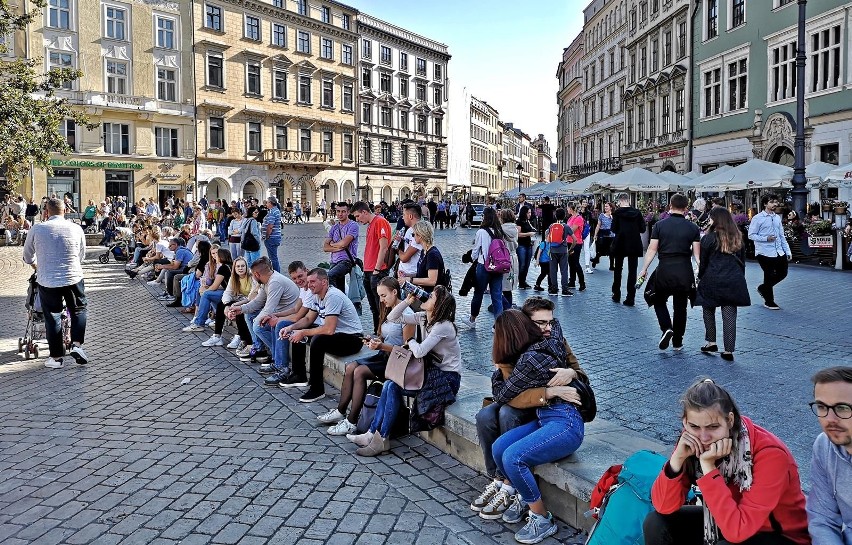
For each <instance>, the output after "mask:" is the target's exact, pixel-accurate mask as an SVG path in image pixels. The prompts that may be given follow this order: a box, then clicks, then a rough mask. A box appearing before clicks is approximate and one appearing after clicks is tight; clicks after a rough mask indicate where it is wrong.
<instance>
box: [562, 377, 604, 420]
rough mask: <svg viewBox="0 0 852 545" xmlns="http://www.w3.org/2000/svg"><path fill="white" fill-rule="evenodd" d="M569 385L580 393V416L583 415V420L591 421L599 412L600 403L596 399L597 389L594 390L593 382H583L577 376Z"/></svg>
mask: <svg viewBox="0 0 852 545" xmlns="http://www.w3.org/2000/svg"><path fill="white" fill-rule="evenodd" d="M568 386H571V387H572V388H574V389H575V390H577V393H579V394H580V407H579V409H580V416H582V417H583V422H591V421H592V420H594V419H595V416H596V415H597V414H598V403H597V400H595V391H594V390H592V386H591V384H588V383H586V382H583V381H582V380H580V379H577V378H575V379H574V380H572V381H571V383H570V384H568Z"/></svg>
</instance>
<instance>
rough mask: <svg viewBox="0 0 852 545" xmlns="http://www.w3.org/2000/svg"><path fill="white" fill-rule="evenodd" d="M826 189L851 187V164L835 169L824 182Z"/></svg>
mask: <svg viewBox="0 0 852 545" xmlns="http://www.w3.org/2000/svg"><path fill="white" fill-rule="evenodd" d="M824 185H826V186H827V187H852V163H849V164H848V165H842V166H839V167H836V168H835V169H834V170H832V171H831V172H829V173H828V174H827V175H826V177H825V181H824Z"/></svg>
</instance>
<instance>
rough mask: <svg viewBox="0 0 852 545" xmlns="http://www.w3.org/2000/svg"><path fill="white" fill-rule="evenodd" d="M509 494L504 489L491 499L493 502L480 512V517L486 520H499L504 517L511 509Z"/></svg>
mask: <svg viewBox="0 0 852 545" xmlns="http://www.w3.org/2000/svg"><path fill="white" fill-rule="evenodd" d="M509 502H510V496H509V493H508V492H506V491H505V490H503V489H502V488H501V489H500V490H498V491H497V493H496V494H494V496H493V497H492V498H491V501H489V502H488V504H487V505H486V506H485V507H483V508H482V509H481V510H480V511H479V516H480V517H481V518H484V519H485V520H497V519H500V518H502V517H503V513H505V512H506V509H508V508H509Z"/></svg>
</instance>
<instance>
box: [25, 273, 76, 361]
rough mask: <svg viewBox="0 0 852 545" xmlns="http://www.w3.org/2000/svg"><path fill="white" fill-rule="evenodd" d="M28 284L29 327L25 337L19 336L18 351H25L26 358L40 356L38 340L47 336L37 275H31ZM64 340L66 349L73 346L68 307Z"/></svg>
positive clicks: (65, 313) (65, 312) (64, 310)
mask: <svg viewBox="0 0 852 545" xmlns="http://www.w3.org/2000/svg"><path fill="white" fill-rule="evenodd" d="M28 284H29V285H28V286H27V301H26V304H25V306H26V309H27V329H26V331H25V332H24V336H23V337H19V338H18V353H21V352H23V353H24V358H25V359H30V358H31V357H32V358H37V357H38V350H39V347H38V344H37V343H38V342H39V341H42V340H43V339H45V338H46V337H47V335H46V333H45V328H44V312H43V311H42V308H41V300H40V298H39V296H38V284H37V283H36V275H35V273H33V275H32V276H30V279H29V282H28ZM61 320H62V342H63V344H65V349H66V350H67V349H70V348H71V317H70V316H69V315H68V309H65V308H63V309H62V315H61Z"/></svg>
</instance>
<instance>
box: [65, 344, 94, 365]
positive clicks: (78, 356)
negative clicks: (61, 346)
mask: <svg viewBox="0 0 852 545" xmlns="http://www.w3.org/2000/svg"><path fill="white" fill-rule="evenodd" d="M68 355H69V356H71V357H72V358H74V361H76V362H77V363H79V364H80V365H85V364H87V363H89V356H87V355H86V352H85V351H84V350H83V347H82V346H80V345H76V344H75V345H74V346H72V347H71V350H69V351H68Z"/></svg>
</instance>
